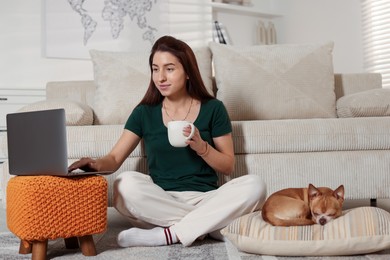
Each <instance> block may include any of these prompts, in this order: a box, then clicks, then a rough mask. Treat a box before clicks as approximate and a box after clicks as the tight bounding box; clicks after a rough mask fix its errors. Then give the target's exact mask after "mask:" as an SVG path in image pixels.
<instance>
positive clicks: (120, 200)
mask: <svg viewBox="0 0 390 260" xmlns="http://www.w3.org/2000/svg"><path fill="white" fill-rule="evenodd" d="M265 196H266V188H265V184H264V182H263V181H262V180H261V179H260V177H258V176H256V175H245V176H242V177H239V178H235V179H233V180H231V181H229V182H227V183H226V184H224V185H222V186H221V187H219V188H218V189H217V190H213V191H209V192H196V191H185V192H173V191H164V190H163V189H162V188H160V187H159V186H157V185H156V184H154V183H153V181H152V179H151V177H150V176H149V175H146V174H143V173H139V172H134V171H131V172H123V173H121V174H120V175H119V176H118V177H117V178H116V180H115V184H114V205H115V208H116V209H117V210H118V211H119V212H120V213H122V214H123V215H125V216H127V217H128V218H129V220H130V222H131V224H132V225H133V226H135V227H140V228H152V227H155V226H161V227H170V226H173V227H172V229H173V231H174V232H175V233H176V236H177V237H178V238H179V240H180V242H181V243H182V244H183V245H184V246H189V245H191V244H192V243H193V242H194V241H195V240H196V239H197V238H198V237H201V236H202V235H205V234H208V233H210V232H213V231H215V230H220V229H222V228H224V227H225V226H227V225H228V224H229V223H230V222H232V221H233V220H234V219H236V218H238V217H240V216H242V215H244V214H247V213H250V212H253V211H256V210H259V209H260V208H261V206H262V205H263V202H264V200H265Z"/></svg>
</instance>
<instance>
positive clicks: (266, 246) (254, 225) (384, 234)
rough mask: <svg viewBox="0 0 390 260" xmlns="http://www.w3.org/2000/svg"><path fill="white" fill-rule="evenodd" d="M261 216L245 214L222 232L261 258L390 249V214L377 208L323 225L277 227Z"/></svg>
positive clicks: (350, 212) (346, 214)
mask: <svg viewBox="0 0 390 260" xmlns="http://www.w3.org/2000/svg"><path fill="white" fill-rule="evenodd" d="M260 215H261V213H260V212H254V213H250V214H247V215H244V216H242V217H240V218H238V219H236V220H234V221H233V222H232V223H231V224H229V225H228V226H227V227H225V228H224V229H222V230H221V233H222V234H223V235H224V236H225V237H226V238H228V239H229V240H230V241H231V242H232V243H233V244H234V245H235V246H236V247H237V248H238V249H239V250H241V251H244V252H248V253H252V254H261V255H279V256H324V255H359V254H366V253H372V252H376V251H379V250H383V249H387V248H389V247H390V214H389V212H387V211H385V210H383V209H380V208H376V207H359V208H354V209H351V210H346V211H344V213H343V216H341V217H339V218H337V219H335V220H333V221H331V222H329V223H327V224H326V225H324V226H321V225H318V224H317V225H311V226H291V227H276V226H272V225H270V224H268V223H267V222H265V221H264V220H263V219H262V217H261V216H260Z"/></svg>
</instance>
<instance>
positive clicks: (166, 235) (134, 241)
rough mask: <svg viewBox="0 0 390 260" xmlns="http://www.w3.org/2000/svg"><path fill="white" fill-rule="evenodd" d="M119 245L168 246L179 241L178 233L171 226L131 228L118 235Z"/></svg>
mask: <svg viewBox="0 0 390 260" xmlns="http://www.w3.org/2000/svg"><path fill="white" fill-rule="evenodd" d="M117 241H118V245H119V246H121V247H131V246H166V245H171V244H175V243H177V242H178V239H177V237H176V234H175V233H174V232H172V231H171V230H170V228H162V227H155V228H152V229H140V228H130V229H128V230H124V231H122V232H120V233H119V235H118V240H117Z"/></svg>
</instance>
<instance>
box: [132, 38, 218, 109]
mask: <svg viewBox="0 0 390 260" xmlns="http://www.w3.org/2000/svg"><path fill="white" fill-rule="evenodd" d="M158 51H161V52H169V53H171V54H172V55H174V56H175V57H176V58H177V59H178V60H179V62H180V63H181V64H182V66H183V68H184V71H185V73H186V74H187V75H188V78H189V79H188V80H187V83H186V88H187V92H188V94H189V95H190V96H191V97H192V98H194V99H198V100H200V101H201V102H204V101H206V100H210V99H213V98H214V97H213V96H212V95H210V94H209V92H208V91H207V89H206V87H205V85H204V83H203V80H202V77H201V75H200V71H199V67H198V63H197V62H196V57H195V54H194V52H193V51H192V49H191V47H190V46H188V45H187V44H186V43H185V42H183V41H181V40H178V39H176V38H174V37H172V36H162V37H161V38H160V39H158V40H157V41H156V42H155V43H154V45H153V47H152V50H151V53H150V56H149V67H150V82H149V87H148V90H147V91H146V93H145V96H144V97H143V98H142V100H141V102H140V103H139V105H157V104H159V103H161V102H162V100H163V99H164V96H163V95H161V93H160V92H159V91H158V89H157V88H156V85H155V84H154V82H153V75H152V74H153V68H152V64H153V57H154V54H155V53H156V52H158Z"/></svg>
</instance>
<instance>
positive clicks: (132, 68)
mask: <svg viewBox="0 0 390 260" xmlns="http://www.w3.org/2000/svg"><path fill="white" fill-rule="evenodd" d="M194 53H195V56H196V58H197V61H198V65H199V70H200V72H201V76H202V79H203V81H204V83H205V85H206V88H207V89H208V91H209V92H210V93H211V94H212V93H213V91H212V88H213V86H212V77H211V53H210V50H209V49H208V48H206V47H204V48H199V49H194ZM90 55H91V59H92V62H93V68H94V81H95V84H96V92H95V100H94V105H93V108H94V112H95V124H102V125H108V124H123V123H125V122H126V120H127V118H128V117H129V115H130V113H131V111H132V110H133V109H134V108H135V106H136V105H137V104H138V103H139V102H140V101H141V99H142V98H143V96H144V95H145V93H146V90H147V88H148V86H149V81H150V69H149V55H150V52H137V53H135V52H109V51H98V50H91V51H90Z"/></svg>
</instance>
